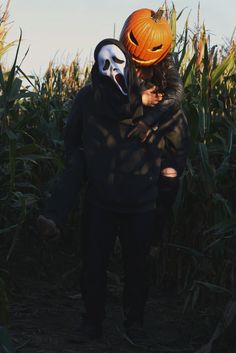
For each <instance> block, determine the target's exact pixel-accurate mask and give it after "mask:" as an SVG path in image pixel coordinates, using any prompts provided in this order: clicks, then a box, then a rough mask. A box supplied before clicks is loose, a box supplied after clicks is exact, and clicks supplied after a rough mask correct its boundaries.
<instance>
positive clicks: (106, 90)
mask: <svg viewBox="0 0 236 353" xmlns="http://www.w3.org/2000/svg"><path fill="white" fill-rule="evenodd" d="M91 78H92V85H93V89H94V93H95V100H96V103H97V104H99V108H100V109H102V110H103V111H105V110H106V111H107V110H108V109H109V107H112V110H113V111H114V112H115V111H118V110H120V106H122V104H127V103H131V101H132V96H133V95H134V94H137V86H138V85H137V77H136V72H135V67H134V64H133V62H132V59H131V58H130V55H129V53H128V52H127V51H126V49H125V47H124V46H123V44H122V43H121V42H120V41H118V40H116V39H113V38H107V39H104V40H102V41H101V42H100V43H98V45H97V46H96V48H95V50H94V65H93V67H92V72H91ZM121 108H122V107H121Z"/></svg>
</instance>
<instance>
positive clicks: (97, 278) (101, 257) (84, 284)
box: [81, 206, 155, 324]
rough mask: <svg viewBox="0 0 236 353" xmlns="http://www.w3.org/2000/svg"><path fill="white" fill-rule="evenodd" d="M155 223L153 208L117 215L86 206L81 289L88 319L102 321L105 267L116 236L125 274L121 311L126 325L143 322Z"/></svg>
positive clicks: (104, 298) (104, 303)
mask: <svg viewBox="0 0 236 353" xmlns="http://www.w3.org/2000/svg"><path fill="white" fill-rule="evenodd" d="M154 224H155V212H154V211H148V212H142V213H138V214H137V213H135V214H119V213H114V212H109V211H105V210H103V209H100V208H98V207H95V206H90V207H87V208H86V210H85V224H84V226H85V228H84V243H83V246H84V248H83V266H82V273H81V290H82V297H83V300H84V304H85V309H86V314H87V317H88V319H89V320H92V321H97V322H101V321H102V320H103V319H104V317H105V305H106V291H107V278H106V270H107V266H108V262H109V257H110V255H111V251H112V249H113V246H114V242H115V239H116V236H117V235H118V236H119V238H120V243H121V246H122V254H123V263H124V274H125V277H124V290H123V310H124V315H125V320H126V324H129V323H132V322H134V321H136V322H139V323H142V322H143V316H144V307H145V303H146V299H147V295H148V273H147V272H148V271H147V269H148V266H147V265H148V254H149V249H150V243H151V239H152V237H153V232H154V231H155V229H154Z"/></svg>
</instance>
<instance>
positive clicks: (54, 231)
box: [37, 215, 61, 240]
mask: <svg viewBox="0 0 236 353" xmlns="http://www.w3.org/2000/svg"><path fill="white" fill-rule="evenodd" d="M37 226H38V230H39V233H40V235H41V236H43V237H44V238H47V239H48V240H52V239H56V238H58V237H59V236H60V234H61V232H60V229H59V228H58V227H57V225H56V223H55V222H54V221H53V220H52V219H49V218H46V217H45V216H43V215H40V216H39V217H38V219H37Z"/></svg>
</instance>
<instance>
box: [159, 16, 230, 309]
mask: <svg viewBox="0 0 236 353" xmlns="http://www.w3.org/2000/svg"><path fill="white" fill-rule="evenodd" d="M177 18H178V16H177ZM221 51H222V50H221ZM175 55H176V57H177V58H178V67H179V70H180V73H181V75H182V78H183V83H184V87H185V100H184V103H183V107H184V111H185V113H186V116H187V118H188V121H189V125H190V131H191V136H192V146H191V151H190V156H189V159H188V162H187V168H186V171H185V173H184V175H183V177H182V180H181V187H180V191H179V195H178V198H177V201H176V204H175V208H174V223H173V226H172V231H171V233H170V234H169V248H170V249H169V253H168V256H167V257H166V262H167V263H169V266H170V268H169V271H174V272H175V276H176V278H177V279H178V288H179V290H180V291H183V290H184V291H185V293H186V303H185V309H186V308H189V307H191V308H194V306H195V305H197V304H198V303H202V302H204V300H205V299H207V298H209V296H210V297H211V298H213V295H216V294H217V295H218V296H221V297H227V296H231V297H234V296H235V294H236V287H235V246H236V242H235V241H236V239H235V236H236V227H235V214H236V200H235V191H236V187H235V182H234V178H235V170H236V164H235V160H236V159H235V157H236V155H235V152H236V145H235V144H236V130H235V129H236V107H235V102H236V95H235V93H236V90H235V87H236V86H235V77H236V65H235V57H236V49H235V43H234V42H233V41H231V43H229V47H228V48H224V50H223V54H222V53H221V52H220V50H217V49H216V47H213V48H210V47H209V41H208V39H207V36H206V29H205V26H204V25H203V26H202V27H200V30H199V31H198V32H196V33H194V32H190V31H189V28H188V19H187V21H186V24H185V28H184V31H183V33H182V34H181V35H180V36H179V38H177V40H176V48H175ZM176 256H177V260H176V261H173V260H172V261H170V259H172V258H175V257H176ZM176 265H177V266H176ZM165 266H166V264H165Z"/></svg>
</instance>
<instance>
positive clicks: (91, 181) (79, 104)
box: [65, 39, 161, 213]
mask: <svg viewBox="0 0 236 353" xmlns="http://www.w3.org/2000/svg"><path fill="white" fill-rule="evenodd" d="M107 44H115V45H116V46H118V47H119V48H120V49H121V50H122V51H123V52H124V54H125V57H126V59H127V63H128V87H127V88H128V95H127V96H124V95H123V94H122V93H121V92H120V91H119V89H118V88H117V87H116V85H115V84H114V83H113V82H112V80H111V79H110V78H108V77H105V76H103V75H101V74H100V73H99V70H98V63H97V55H98V53H99V51H100V49H101V48H102V47H103V46H104V45H107ZM94 59H95V63H94V65H93V68H92V72H91V78H92V84H91V85H88V86H85V87H84V88H82V89H81V90H80V91H79V93H78V95H77V97H76V99H75V102H74V105H73V107H72V111H71V113H70V115H69V117H68V121H67V125H66V131H65V148H66V151H67V153H69V154H73V153H74V151H75V150H78V149H79V150H80V151H81V153H80V156H81V157H80V158H81V171H80V175H84V174H86V179H87V198H88V201H89V202H91V203H95V204H97V205H99V206H101V207H104V208H106V209H108V210H111V211H116V212H124V213H130V212H142V211H146V210H150V209H153V208H155V204H156V199H157V179H158V176H159V168H160V162H161V153H160V150H159V149H158V147H157V146H155V145H154V144H149V143H141V142H140V140H139V139H138V138H130V139H129V138H128V137H127V135H128V133H129V132H130V131H131V129H133V127H134V121H137V120H138V119H139V118H141V117H142V114H143V110H142V104H141V97H140V95H139V88H138V84H137V78H136V75H135V69H134V66H133V64H132V61H131V59H130V58H129V56H128V54H127V52H126V51H125V49H124V47H123V45H122V44H121V43H120V42H119V41H117V40H115V39H105V40H103V41H101V42H100V43H99V44H98V46H97V47H96V49H95V52H94ZM82 155H83V157H84V160H85V164H83V163H82Z"/></svg>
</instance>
